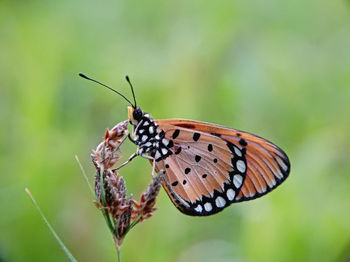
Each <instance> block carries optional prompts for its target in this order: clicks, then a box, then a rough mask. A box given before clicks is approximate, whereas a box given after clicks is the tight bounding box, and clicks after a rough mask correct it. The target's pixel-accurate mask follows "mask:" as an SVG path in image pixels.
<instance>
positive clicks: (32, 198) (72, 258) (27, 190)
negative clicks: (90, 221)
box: [25, 188, 77, 262]
mask: <svg viewBox="0 0 350 262" xmlns="http://www.w3.org/2000/svg"><path fill="white" fill-rule="evenodd" d="M25 191H26V193H27V194H28V196H29V197H30V199H31V200H32V202H33V203H34V205H35V207H36V208H37V209H38V211H39V214H40V216H41V217H42V218H43V220H44V221H45V224H46V225H47V227H48V228H49V230H50V231H51V233H52V234H53V236H54V237H55V239H56V240H57V242H58V243H59V244H60V246H61V248H62V249H63V251H64V253H66V255H67V257H68V258H69V260H70V261H72V262H77V260H76V259H75V257H74V256H73V255H72V253H71V252H70V251H69V250H68V248H67V247H66V246H65V245H64V243H63V242H62V240H61V239H60V238H59V236H58V235H57V233H56V232H55V230H54V229H53V227H52V226H51V225H50V223H49V221H48V220H47V219H46V217H45V216H44V213H43V212H42V211H41V209H40V207H39V205H38V204H37V203H36V201H35V199H34V197H33V195H32V193H30V191H29V189H28V188H26V189H25Z"/></svg>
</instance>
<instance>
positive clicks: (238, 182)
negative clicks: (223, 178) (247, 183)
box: [233, 175, 243, 188]
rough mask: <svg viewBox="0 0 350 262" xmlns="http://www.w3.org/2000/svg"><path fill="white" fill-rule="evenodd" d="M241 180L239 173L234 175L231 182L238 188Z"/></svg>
mask: <svg viewBox="0 0 350 262" xmlns="http://www.w3.org/2000/svg"><path fill="white" fill-rule="evenodd" d="M242 182H243V177H242V176H241V175H234V177H233V184H234V185H235V187H236V188H240V187H241V185H242Z"/></svg>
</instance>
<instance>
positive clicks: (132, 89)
mask: <svg viewBox="0 0 350 262" xmlns="http://www.w3.org/2000/svg"><path fill="white" fill-rule="evenodd" d="M125 79H126V81H128V83H129V85H130V87H131V92H132V96H133V97H134V102H135V106H134V108H136V98H135V93H134V87H133V86H132V84H131V82H130V79H129V77H128V76H125Z"/></svg>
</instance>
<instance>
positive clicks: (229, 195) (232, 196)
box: [226, 188, 236, 201]
mask: <svg viewBox="0 0 350 262" xmlns="http://www.w3.org/2000/svg"><path fill="white" fill-rule="evenodd" d="M226 196H227V198H228V200H230V201H232V200H233V199H235V196H236V192H235V191H234V190H233V189H232V188H230V189H229V190H227V191H226Z"/></svg>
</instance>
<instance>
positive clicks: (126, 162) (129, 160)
mask: <svg viewBox="0 0 350 262" xmlns="http://www.w3.org/2000/svg"><path fill="white" fill-rule="evenodd" d="M138 155H139V154H138V153H133V154H132V155H131V156H130V157H129V159H128V160H127V161H125V162H124V163H123V164H121V165H120V166H118V167H117V168H116V170H119V169H121V168H122V167H123V166H125V165H126V164H128V163H129V162H131V160H133V159H134V158H135V157H137V156H138Z"/></svg>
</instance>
